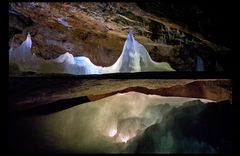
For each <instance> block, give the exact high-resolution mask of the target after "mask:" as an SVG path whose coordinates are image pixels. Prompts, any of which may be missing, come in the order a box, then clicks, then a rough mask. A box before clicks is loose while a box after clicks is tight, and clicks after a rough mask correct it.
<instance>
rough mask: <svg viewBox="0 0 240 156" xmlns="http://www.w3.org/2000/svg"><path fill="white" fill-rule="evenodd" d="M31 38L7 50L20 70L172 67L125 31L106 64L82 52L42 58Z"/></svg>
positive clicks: (78, 72)
mask: <svg viewBox="0 0 240 156" xmlns="http://www.w3.org/2000/svg"><path fill="white" fill-rule="evenodd" d="M31 47H32V40H31V36H30V35H29V34H28V35H27V39H26V40H25V41H24V42H23V43H22V44H21V45H20V47H18V48H16V49H13V48H12V47H11V49H10V50H9V62H10V63H14V64H17V65H18V67H19V68H20V71H24V72H26V71H32V72H37V73H68V74H74V75H85V74H105V73H119V72H147V71H174V69H173V68H172V67H171V66H170V65H169V64H168V63H166V62H160V63H159V62H155V61H153V60H152V59H151V57H150V55H149V54H148V52H147V50H146V49H145V47H144V46H143V45H142V44H140V43H138V42H137V41H136V40H135V39H134V37H133V34H132V33H131V32H130V33H129V34H128V37H127V40H126V41H125V43H124V46H123V50H122V53H121V55H120V57H119V58H118V60H117V61H116V62H115V63H114V64H113V65H112V66H109V67H102V66H96V65H94V64H93V63H92V62H91V61H90V60H89V58H87V57H84V56H78V57H74V56H73V55H72V54H70V53H69V52H66V53H64V54H62V55H60V56H59V57H57V58H56V59H52V60H44V59H43V58H40V57H37V56H36V55H35V54H34V53H33V54H32V53H31Z"/></svg>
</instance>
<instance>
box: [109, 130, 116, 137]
mask: <svg viewBox="0 0 240 156" xmlns="http://www.w3.org/2000/svg"><path fill="white" fill-rule="evenodd" d="M116 134H117V130H116V129H113V128H111V129H109V130H108V135H109V136H110V137H114V136H115V135H116Z"/></svg>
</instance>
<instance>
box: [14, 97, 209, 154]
mask: <svg viewBox="0 0 240 156" xmlns="http://www.w3.org/2000/svg"><path fill="white" fill-rule="evenodd" d="M207 102H213V101H211V100H206V99H197V98H185V97H164V96H158V95H146V94H142V93H138V92H128V93H123V94H122V93H119V94H116V95H113V96H110V97H107V98H104V99H101V100H98V101H94V102H89V103H85V104H81V105H77V106H74V107H71V108H69V109H65V110H62V111H57V112H54V113H50V114H44V115H40V116H30V117H26V118H23V119H20V118H19V120H20V121H19V122H18V123H19V124H20V125H18V127H19V128H20V129H24V130H23V131H25V130H26V136H24V134H20V135H19V136H18V135H17V136H16V137H14V136H13V138H14V139H13V142H14V144H16V145H17V147H18V148H20V150H23V151H24V150H26V151H31V150H33V151H34V150H36V149H35V148H41V151H43V152H45V151H46V149H51V151H50V152H71V153H81V152H84V153H125V152H126V153H132V152H136V150H137V148H138V147H137V146H138V145H140V144H141V141H140V140H141V139H143V137H145V135H146V134H147V133H148V132H149V128H151V127H154V126H157V127H158V126H159V125H162V126H163V125H164V124H165V122H163V121H164V119H167V118H168V117H166V116H167V115H168V114H169V116H174V113H171V110H174V109H177V108H179V107H181V106H183V108H184V107H187V106H191V105H202V106H203V107H204V105H205V103H207ZM184 105H186V106H184ZM183 108H180V109H183ZM199 111H200V110H199V109H197V108H196V109H195V110H194V112H193V113H194V114H198V112H199ZM173 112H174V111H173ZM189 113H190V112H188V113H187V114H189ZM183 117H184V116H183ZM14 126H16V125H14ZM28 127H31V128H28ZM166 127H167V125H166ZM28 132H29V133H28ZM160 132H162V130H160ZM17 133H18V132H16V131H14V135H15V134H17ZM163 133H164V135H163V136H162V137H159V136H158V134H159V132H156V134H154V133H152V134H151V135H152V136H153V137H154V139H155V140H152V141H151V143H152V146H151V148H154V149H155V150H156V151H155V152H154V153H163V152H167V153H174V152H175V151H176V150H179V151H181V149H178V148H177V147H176V144H182V143H179V142H178V141H179V140H177V139H178V138H174V137H172V136H171V133H168V132H163ZM29 134H33V135H29ZM18 137H20V138H18ZM21 137H23V138H24V139H26V138H27V140H26V141H25V142H24V143H23V142H21V140H22V139H21ZM149 137H150V138H151V136H148V137H147V138H149ZM139 139H140V140H139ZM17 140H18V141H20V142H21V146H20V145H19V143H18V142H17ZM180 141H181V140H180ZM160 142H163V144H161V143H160ZM31 143H36V144H34V145H33V147H32V148H31V149H29V145H30V144H31ZM146 143H148V142H146ZM186 143H188V145H189V146H188V148H186V149H185V150H189V149H190V148H192V149H191V150H198V149H199V147H201V146H203V145H199V146H196V147H195V146H194V147H192V144H194V143H198V142H197V141H189V142H186ZM202 144H204V143H202ZM166 147H167V148H166ZM204 147H205V145H204ZM25 148H26V149H25ZM206 150H208V147H207V149H206V148H205V149H202V151H206Z"/></svg>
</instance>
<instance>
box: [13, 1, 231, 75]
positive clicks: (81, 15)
mask: <svg viewBox="0 0 240 156" xmlns="http://www.w3.org/2000/svg"><path fill="white" fill-rule="evenodd" d="M139 6H140V7H139ZM147 6H150V5H148V4H144V3H143V4H142V3H141V4H136V3H77V2H76V3H35V2H32V3H9V34H10V35H9V44H10V43H11V42H12V40H13V38H14V44H13V46H14V47H15V48H16V47H17V46H19V44H21V42H23V41H24V39H25V36H26V34H27V33H28V32H30V33H31V36H32V40H33V45H32V52H33V53H35V54H36V55H38V56H41V57H43V58H44V59H53V58H56V57H58V56H59V55H60V54H63V53H65V52H67V51H68V52H70V53H71V54H73V55H74V56H86V57H88V58H89V59H90V60H91V61H92V62H93V63H94V64H96V65H99V66H110V65H112V64H113V63H114V62H115V61H116V60H117V58H118V57H119V56H120V54H121V50H122V47H123V44H124V40H125V38H126V36H127V34H128V32H129V31H133V33H134V36H135V38H136V40H137V41H139V42H140V43H141V44H143V45H144V46H145V47H146V49H147V51H148V52H149V54H150V56H151V57H152V58H153V60H154V61H157V62H168V63H169V64H171V65H172V67H173V68H174V69H176V70H181V71H189V70H193V71H194V70H196V60H197V56H200V57H201V58H202V59H203V61H204V66H205V70H228V69H229V68H228V64H227V63H226V62H227V61H226V60H228V59H226V58H228V56H229V55H230V54H231V47H229V46H228V45H225V44H221V43H220V44H219V45H218V44H215V42H212V41H211V40H209V39H208V38H205V37H204V35H205V34H204V35H202V34H200V33H201V31H198V29H193V30H195V31H192V29H189V28H187V27H186V26H182V25H181V24H176V23H177V22H175V21H176V20H172V19H171V18H175V17H174V16H164V15H162V14H156V13H155V12H153V11H149V10H153V9H149V8H148V7H147ZM155 6H156V7H158V6H159V5H158V4H157V3H156V5H155ZM155 10H157V9H156V8H155ZM163 11H166V10H163ZM166 12H168V10H167V11H166ZM176 13H177V12H176ZM176 19H178V18H176ZM187 24H188V23H186V25H187ZM198 32H200V33H198ZM205 36H206V35H205ZM210 39H211V38H210ZM214 41H215V40H214ZM223 58H225V59H223ZM224 61H225V62H224Z"/></svg>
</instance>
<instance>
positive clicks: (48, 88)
mask: <svg viewBox="0 0 240 156" xmlns="http://www.w3.org/2000/svg"><path fill="white" fill-rule="evenodd" d="M23 88H24V90H23ZM130 91H135V92H140V93H144V94H154V95H162V96H179V97H190V98H204V99H210V100H214V101H222V100H229V101H232V82H231V80H221V79H220V80H159V79H132V80H114V79H107V80H98V81H96V80H95V79H93V80H81V79H75V78H73V79H58V78H50V79H48V78H45V79H44V81H43V80H42V79H41V78H34V79H29V78H21V79H10V80H9V109H10V111H14V110H22V109H27V108H32V107H36V106H41V105H45V106H46V109H50V107H51V106H53V107H62V106H63V107H65V106H66V107H72V106H73V105H78V104H80V103H83V102H86V100H87V101H96V100H99V99H102V98H105V97H108V96H111V95H115V94H117V93H127V92H130ZM50 110H51V109H50Z"/></svg>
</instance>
